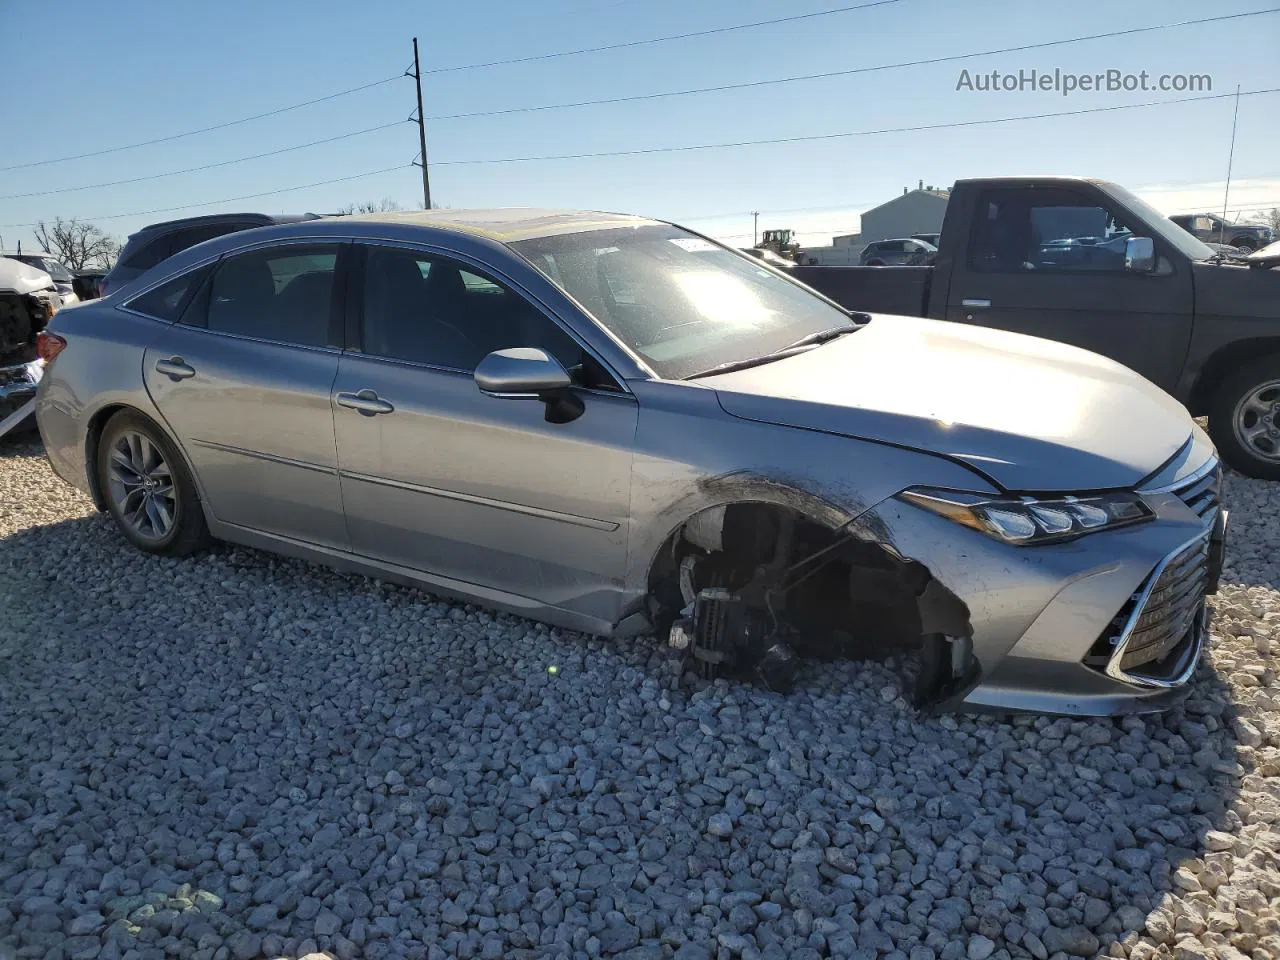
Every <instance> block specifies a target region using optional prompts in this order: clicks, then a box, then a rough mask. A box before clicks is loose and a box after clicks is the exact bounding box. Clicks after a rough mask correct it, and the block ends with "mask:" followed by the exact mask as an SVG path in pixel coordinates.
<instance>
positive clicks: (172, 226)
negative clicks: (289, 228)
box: [129, 213, 320, 240]
mask: <svg viewBox="0 0 1280 960" xmlns="http://www.w3.org/2000/svg"><path fill="white" fill-rule="evenodd" d="M319 216H320V214H317V213H274V214H273V213H210V214H205V215H204V216H199V217H183V218H182V219H180V220H160V221H157V222H156V223H149V224H147V225H146V226H145V227H141V228H140V229H138V230H135V231H134V232H133V233H132V234H130V236H129V239H130V240H132V239H133V238H134V237H137V236H141V235H142V234H147V233H168V232H169V231H172V230H185V229H186V228H188V227H200V226H204V225H205V224H210V223H227V222H229V221H234V220H251V221H254V222H255V223H258V224H260V225H262V226H266V225H268V224H275V223H299V222H301V221H303V220H316V219H318V218H319Z"/></svg>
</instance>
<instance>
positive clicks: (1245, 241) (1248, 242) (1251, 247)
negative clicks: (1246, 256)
mask: <svg viewBox="0 0 1280 960" xmlns="http://www.w3.org/2000/svg"><path fill="white" fill-rule="evenodd" d="M1231 245H1232V246H1233V247H1239V248H1240V249H1241V250H1248V251H1249V252H1250V253H1253V251H1255V250H1257V249H1258V245H1257V244H1256V243H1254V242H1253V238H1252V237H1240V238H1238V239H1236V240H1232V241H1231Z"/></svg>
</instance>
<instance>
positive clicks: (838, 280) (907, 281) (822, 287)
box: [790, 266, 933, 317]
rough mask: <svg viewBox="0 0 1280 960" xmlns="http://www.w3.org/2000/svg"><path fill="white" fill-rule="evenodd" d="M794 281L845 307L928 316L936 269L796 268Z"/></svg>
mask: <svg viewBox="0 0 1280 960" xmlns="http://www.w3.org/2000/svg"><path fill="white" fill-rule="evenodd" d="M790 273H791V275H792V276H793V277H795V278H796V279H797V280H799V281H800V282H801V283H803V284H807V285H808V286H810V287H813V289H815V290H817V291H818V292H819V293H821V294H823V295H824V296H827V297H830V298H831V299H832V300H834V301H835V302H836V303H838V304H840V305H841V306H842V307H846V308H847V309H850V310H862V311H865V312H867V313H896V314H898V315H900V316H908V317H923V316H925V313H926V309H927V304H928V300H929V285H930V283H931V281H932V277H933V267H807V266H806V267H802V266H797V267H793V268H791V270H790Z"/></svg>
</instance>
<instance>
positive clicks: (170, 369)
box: [156, 357, 196, 383]
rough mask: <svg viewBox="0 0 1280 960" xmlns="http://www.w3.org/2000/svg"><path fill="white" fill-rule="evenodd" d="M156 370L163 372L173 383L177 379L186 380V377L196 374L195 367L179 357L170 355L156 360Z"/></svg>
mask: <svg viewBox="0 0 1280 960" xmlns="http://www.w3.org/2000/svg"><path fill="white" fill-rule="evenodd" d="M156 370H157V371H158V372H159V373H163V374H164V375H165V376H166V377H168V378H169V379H170V380H172V381H174V382H175V383H176V382H177V381H179V380H186V379H187V378H188V377H194V376H195V375H196V368H195V367H193V366H190V365H189V364H188V363H187V362H186V361H185V360H183V359H182V358H181V357H170V358H169V359H168V360H157V361H156Z"/></svg>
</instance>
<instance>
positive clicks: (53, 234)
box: [34, 217, 120, 270]
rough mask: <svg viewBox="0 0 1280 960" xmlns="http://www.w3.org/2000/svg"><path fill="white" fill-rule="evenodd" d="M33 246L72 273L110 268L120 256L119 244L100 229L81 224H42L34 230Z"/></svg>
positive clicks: (55, 221)
mask: <svg viewBox="0 0 1280 960" xmlns="http://www.w3.org/2000/svg"><path fill="white" fill-rule="evenodd" d="M34 232H35V236H36V242H37V243H39V244H40V246H41V247H43V248H44V249H45V250H46V251H47V252H49V253H51V254H53V255H54V256H55V257H57V258H58V259H59V260H61V261H62V262H63V263H64V264H66V265H67V266H68V267H69V268H70V269H72V270H83V269H84V268H85V267H89V266H101V267H109V266H111V264H112V263H113V262H114V261H115V258H116V256H117V255H118V254H119V253H120V244H119V243H118V242H117V241H116V240H115V238H114V237H112V236H111V235H110V234H108V233H107V232H106V231H105V230H103V229H102V228H101V227H99V226H97V225H96V224H92V223H85V222H84V221H83V220H76V219H74V218H73V219H71V220H63V219H62V218H61V217H58V219H56V220H54V221H53V226H45V223H44V221H43V220H41V221H40V223H39V225H37V226H36V229H35V231H34Z"/></svg>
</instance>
